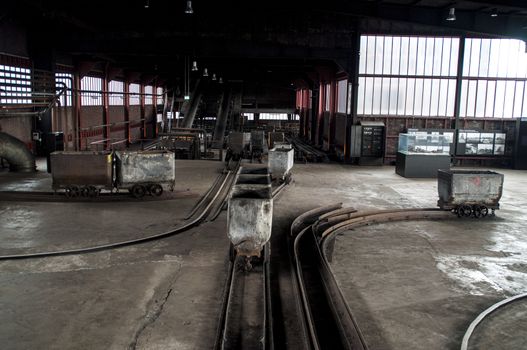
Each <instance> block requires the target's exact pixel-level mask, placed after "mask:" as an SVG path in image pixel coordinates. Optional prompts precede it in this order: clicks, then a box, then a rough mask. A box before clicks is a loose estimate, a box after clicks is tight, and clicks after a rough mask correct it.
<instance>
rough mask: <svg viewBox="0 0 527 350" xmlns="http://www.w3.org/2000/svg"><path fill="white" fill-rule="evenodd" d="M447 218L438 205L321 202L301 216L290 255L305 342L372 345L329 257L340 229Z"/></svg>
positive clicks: (324, 345)
mask: <svg viewBox="0 0 527 350" xmlns="http://www.w3.org/2000/svg"><path fill="white" fill-rule="evenodd" d="M448 218H451V214H450V213H449V212H445V211H442V210H439V209H436V208H432V209H395V210H380V211H379V210H377V211H369V212H361V213H358V212H357V211H356V210H355V209H353V208H342V207H341V205H340V204H337V205H332V206H328V207H322V208H317V209H314V210H312V211H309V212H307V213H305V214H303V215H301V216H300V217H298V218H297V219H296V220H295V221H294V222H293V224H292V226H291V241H292V242H291V260H292V265H293V269H294V280H295V281H294V283H295V285H296V289H297V291H298V294H299V297H298V302H297V303H298V308H299V310H300V312H299V314H300V316H301V318H302V319H303V329H304V333H305V334H304V336H305V338H306V346H305V348H307V349H357V350H361V349H368V346H367V344H366V342H365V340H364V336H363V335H362V333H361V331H360V328H359V325H358V324H357V322H356V320H355V318H354V317H353V314H352V312H351V309H350V307H349V305H348V303H347V302H346V300H345V297H344V295H343V294H342V291H341V290H340V288H339V286H338V283H337V281H336V279H335V276H334V274H333V271H332V269H331V265H330V263H329V261H330V258H331V251H332V245H333V243H334V239H335V237H336V235H337V234H340V233H343V232H345V231H348V230H351V229H354V228H357V227H360V226H365V225H371V224H378V223H383V222H392V221H402V220H439V219H448Z"/></svg>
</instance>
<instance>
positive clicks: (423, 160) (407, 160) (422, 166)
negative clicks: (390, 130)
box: [395, 131, 453, 178]
mask: <svg viewBox="0 0 527 350" xmlns="http://www.w3.org/2000/svg"><path fill="white" fill-rule="evenodd" d="M452 141H453V133H452V134H448V135H444V134H443V135H442V134H439V132H427V131H422V132H419V131H416V132H412V133H406V134H399V147H398V150H397V157H396V166H395V172H396V173H397V174H399V175H401V176H404V177H432V178H433V177H436V176H437V170H439V169H450V148H451V144H452Z"/></svg>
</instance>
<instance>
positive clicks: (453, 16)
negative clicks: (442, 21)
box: [446, 7, 456, 21]
mask: <svg viewBox="0 0 527 350" xmlns="http://www.w3.org/2000/svg"><path fill="white" fill-rule="evenodd" d="M446 20H447V21H455V20H456V8H455V7H451V8H450V10H448V17H447V18H446Z"/></svg>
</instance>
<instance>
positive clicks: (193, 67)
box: [192, 61, 198, 72]
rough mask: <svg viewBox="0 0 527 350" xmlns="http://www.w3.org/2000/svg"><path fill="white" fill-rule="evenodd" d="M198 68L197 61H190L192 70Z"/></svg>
mask: <svg viewBox="0 0 527 350" xmlns="http://www.w3.org/2000/svg"><path fill="white" fill-rule="evenodd" d="M197 70H198V62H196V61H192V71H193V72H195V71H197Z"/></svg>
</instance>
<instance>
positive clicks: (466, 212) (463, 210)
mask: <svg viewBox="0 0 527 350" xmlns="http://www.w3.org/2000/svg"><path fill="white" fill-rule="evenodd" d="M470 215H472V207H471V206H470V205H466V204H463V205H460V206H459V208H458V209H457V216H459V217H462V216H465V217H469V216H470Z"/></svg>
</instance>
